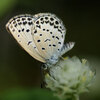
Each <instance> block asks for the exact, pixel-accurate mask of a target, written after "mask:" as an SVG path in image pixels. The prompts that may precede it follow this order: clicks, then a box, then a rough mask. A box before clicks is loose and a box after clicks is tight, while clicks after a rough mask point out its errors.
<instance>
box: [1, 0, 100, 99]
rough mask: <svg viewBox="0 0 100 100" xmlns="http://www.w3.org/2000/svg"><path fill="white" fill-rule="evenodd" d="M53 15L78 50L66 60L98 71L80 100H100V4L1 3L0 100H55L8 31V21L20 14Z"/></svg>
mask: <svg viewBox="0 0 100 100" xmlns="http://www.w3.org/2000/svg"><path fill="white" fill-rule="evenodd" d="M40 12H50V13H54V14H56V15H57V16H59V17H60V18H61V19H62V20H63V22H64V24H65V26H66V28H67V34H66V40H65V41H67V42H68V41H75V42H76V44H75V47H74V48H73V49H72V50H71V51H70V52H68V53H67V54H65V56H74V55H76V56H78V57H80V58H86V59H88V60H89V62H90V64H91V66H93V67H94V68H95V69H96V70H97V75H96V80H95V81H94V84H93V85H92V87H91V89H90V92H89V93H84V94H82V95H81V97H80V98H81V100H84V99H85V100H100V78H99V77H100V3H99V0H93V1H90V0H0V100H56V98H55V97H53V96H52V93H51V92H50V91H49V90H45V89H41V88H40V84H41V74H40V66H41V65H42V64H41V63H40V62H38V61H37V60H35V59H33V58H32V57H31V56H29V55H28V54H27V53H26V52H25V51H24V50H22V48H21V47H20V46H19V45H18V44H17V43H16V41H15V40H14V38H13V37H12V36H11V35H10V34H9V33H8V32H7V31H6V29H5V24H6V23H7V21H8V20H9V19H10V18H11V17H13V16H15V15H18V14H25V13H29V14H33V15H34V14H36V13H40Z"/></svg>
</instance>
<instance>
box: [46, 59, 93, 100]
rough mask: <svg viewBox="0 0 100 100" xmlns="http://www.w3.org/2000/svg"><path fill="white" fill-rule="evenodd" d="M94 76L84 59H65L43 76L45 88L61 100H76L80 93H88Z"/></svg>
mask: <svg viewBox="0 0 100 100" xmlns="http://www.w3.org/2000/svg"><path fill="white" fill-rule="evenodd" d="M94 74H95V73H94V71H92V70H91V68H90V66H89V64H88V63H87V61H86V60H85V59H82V61H80V60H79V58H77V57H72V58H67V59H64V60H61V61H59V62H58V63H57V64H56V65H55V66H52V67H51V68H50V69H49V72H48V73H47V74H46V75H45V82H46V87H47V88H49V89H51V90H52V91H54V92H55V95H56V96H58V97H59V98H61V99H66V100H67V99H70V98H72V99H74V100H78V97H79V94H80V93H83V92H87V91H88V88H89V86H90V85H91V83H92V80H93V78H94Z"/></svg>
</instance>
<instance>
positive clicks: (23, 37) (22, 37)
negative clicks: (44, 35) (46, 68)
mask: <svg viewBox="0 0 100 100" xmlns="http://www.w3.org/2000/svg"><path fill="white" fill-rule="evenodd" d="M6 28H7V30H8V31H9V32H10V33H11V34H12V35H13V36H14V38H15V39H16V40H17V42H18V43H19V44H20V45H21V46H22V47H23V48H24V49H25V50H26V51H27V52H28V53H29V54H30V55H31V56H32V57H33V58H35V59H37V60H39V61H41V62H44V63H45V59H43V58H42V57H41V55H40V53H39V51H38V49H37V48H36V45H35V43H34V41H33V37H32V35H31V30H32V29H33V28H34V18H33V16H31V15H28V14H26V15H25V14H24V15H19V16H15V17H14V18H12V19H11V20H10V21H9V22H8V23H7V24H6Z"/></svg>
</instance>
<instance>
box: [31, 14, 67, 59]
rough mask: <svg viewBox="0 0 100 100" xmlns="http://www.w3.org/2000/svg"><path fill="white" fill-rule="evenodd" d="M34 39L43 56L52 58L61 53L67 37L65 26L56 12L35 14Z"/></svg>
mask: <svg viewBox="0 0 100 100" xmlns="http://www.w3.org/2000/svg"><path fill="white" fill-rule="evenodd" d="M35 17H36V20H35V28H34V29H35V30H34V29H33V30H32V35H33V40H34V42H35V44H36V47H37V49H38V50H39V52H40V54H41V56H42V57H43V58H45V59H50V57H51V56H53V54H56V55H59V54H60V51H61V48H62V46H63V43H64V38H65V32H66V30H65V27H64V25H63V23H62V21H61V20H60V19H58V18H57V17H56V16H55V15H54V14H50V13H40V14H36V15H35Z"/></svg>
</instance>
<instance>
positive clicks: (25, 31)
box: [6, 13, 75, 65]
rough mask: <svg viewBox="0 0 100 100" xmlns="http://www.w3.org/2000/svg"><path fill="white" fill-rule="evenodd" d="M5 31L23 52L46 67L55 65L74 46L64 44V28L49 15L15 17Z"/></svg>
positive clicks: (57, 19)
mask: <svg viewBox="0 0 100 100" xmlns="http://www.w3.org/2000/svg"><path fill="white" fill-rule="evenodd" d="M6 29H7V31H8V32H10V33H11V34H12V35H13V37H14V38H15V39H16V40H17V42H18V43H19V44H20V45H21V47H22V48H24V50H25V51H27V52H28V53H29V54H30V55H31V56H32V57H33V58H35V59H37V60H38V61H40V62H43V63H46V64H47V65H54V64H56V63H57V62H58V61H59V59H60V58H61V57H62V55H63V54H65V53H66V52H68V51H69V50H71V49H72V48H73V46H74V44H75V43H74V42H69V43H66V44H64V39H65V34H66V29H65V26H64V24H63V22H62V21H61V20H60V19H59V18H58V17H57V16H56V15H54V14H51V13H39V14H36V15H30V14H22V15H18V16H15V17H13V18H11V19H10V20H9V21H8V23H7V24H6Z"/></svg>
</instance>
